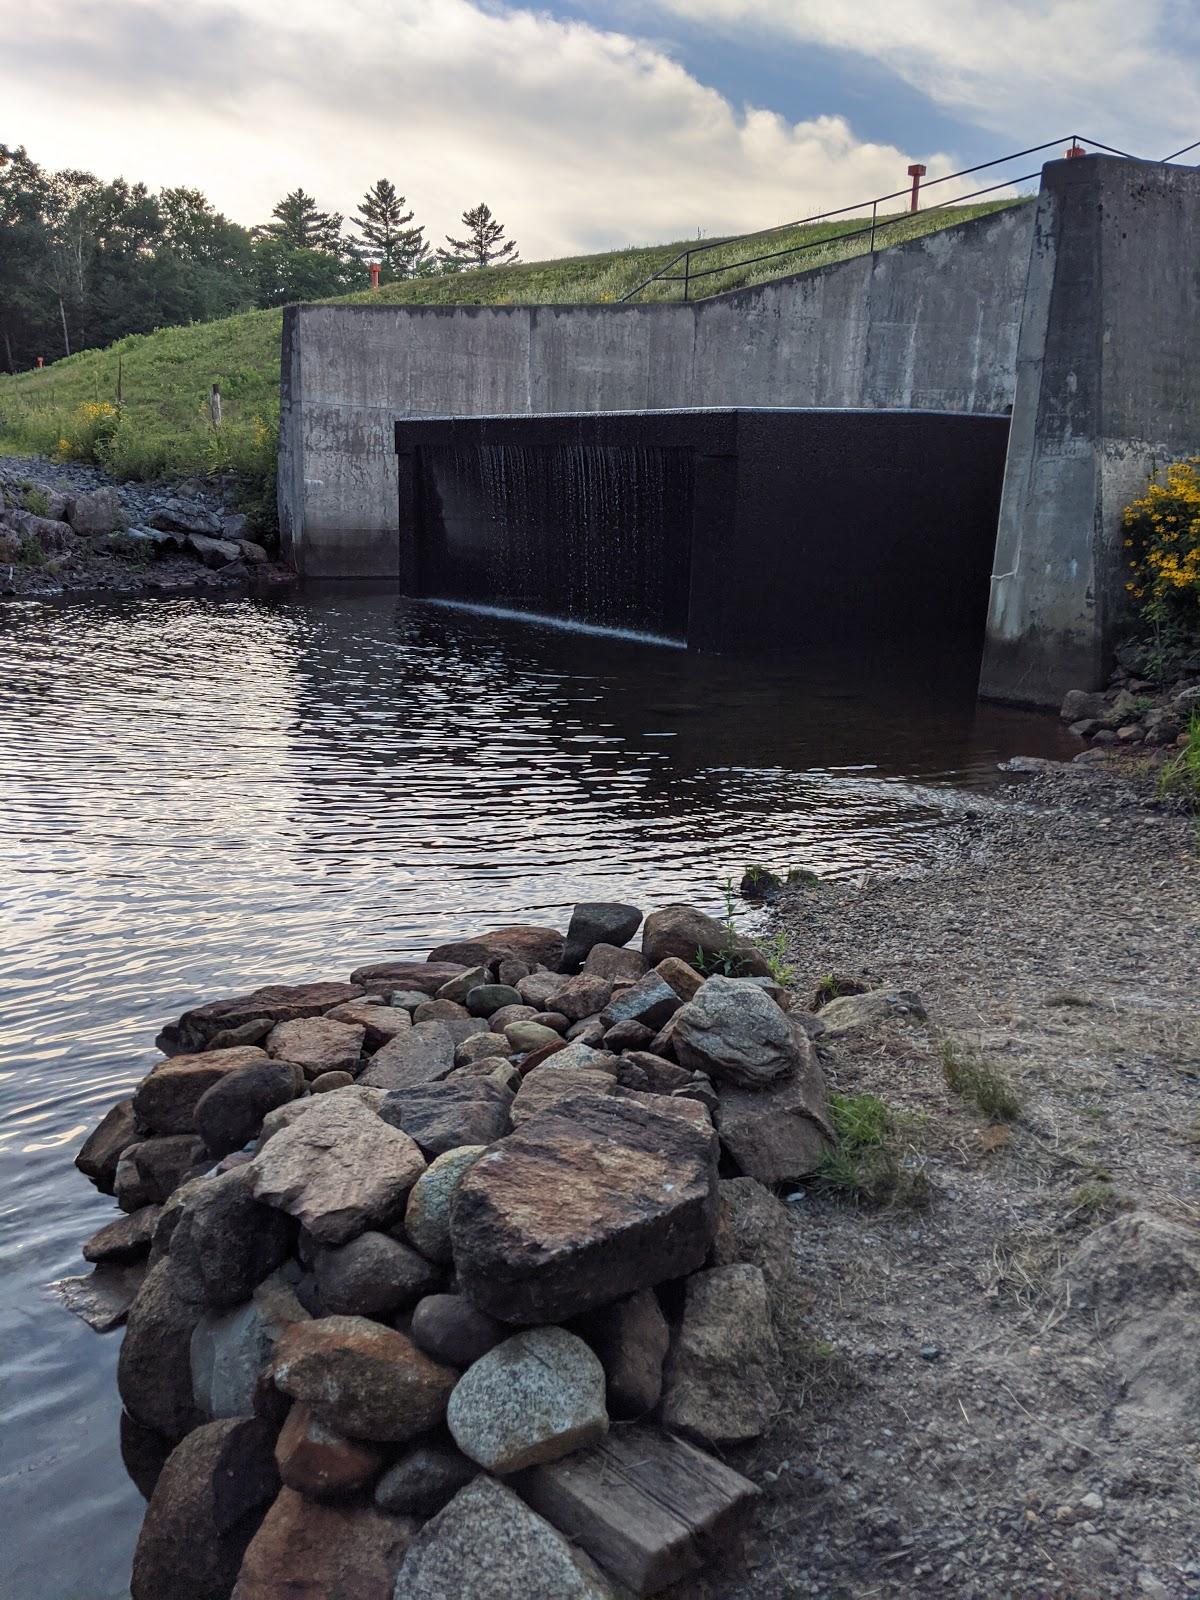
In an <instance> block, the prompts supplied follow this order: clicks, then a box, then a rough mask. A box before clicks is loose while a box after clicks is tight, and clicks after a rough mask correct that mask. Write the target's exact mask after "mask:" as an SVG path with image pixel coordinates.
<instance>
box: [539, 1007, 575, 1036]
mask: <svg viewBox="0 0 1200 1600" xmlns="http://www.w3.org/2000/svg"><path fill="white" fill-rule="evenodd" d="M529 1020H530V1022H536V1023H537V1024H538V1025H539V1027H542V1028H552V1029H553V1030H554V1032H555V1033H566V1031H567V1029H568V1028H569V1027H570V1026H571V1019H570V1017H564V1016H563V1014H562V1012H561V1011H537V1012H535V1013H534V1015H533V1016H532V1017H530V1018H529Z"/></svg>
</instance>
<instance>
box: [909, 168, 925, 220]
mask: <svg viewBox="0 0 1200 1600" xmlns="http://www.w3.org/2000/svg"><path fill="white" fill-rule="evenodd" d="M908 175H909V177H910V178H911V179H912V181H913V186H912V199H911V201H910V202H909V206H908V209H909V210H910V211H915V210H916V209H917V204H918V198H919V196H920V193H921V179H922V178H923V177H924V176H925V168H924V167H923V166H921V164H920V162H914V164H913V165H912V166H911V167H909V169H908Z"/></svg>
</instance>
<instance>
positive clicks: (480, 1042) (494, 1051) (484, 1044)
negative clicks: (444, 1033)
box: [454, 1028, 513, 1067]
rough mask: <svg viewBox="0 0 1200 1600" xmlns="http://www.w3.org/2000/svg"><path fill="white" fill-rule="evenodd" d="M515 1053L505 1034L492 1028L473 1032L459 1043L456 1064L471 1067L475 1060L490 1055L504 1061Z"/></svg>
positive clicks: (455, 1055)
mask: <svg viewBox="0 0 1200 1600" xmlns="http://www.w3.org/2000/svg"><path fill="white" fill-rule="evenodd" d="M512 1053H513V1046H512V1045H511V1043H510V1042H509V1040H508V1039H507V1037H506V1036H505V1035H504V1034H501V1033H493V1032H492V1031H491V1029H490V1028H489V1029H487V1030H485V1032H483V1033H473V1034H471V1035H470V1036H469V1038H466V1039H464V1040H463V1041H462V1043H461V1044H459V1045H457V1046H456V1047H455V1050H454V1065H455V1066H456V1067H469V1066H470V1065H471V1063H472V1062H474V1061H484V1060H487V1059H488V1058H489V1057H490V1058H492V1059H494V1060H497V1061H502V1060H504V1059H506V1058H507V1057H508V1056H511V1055H512Z"/></svg>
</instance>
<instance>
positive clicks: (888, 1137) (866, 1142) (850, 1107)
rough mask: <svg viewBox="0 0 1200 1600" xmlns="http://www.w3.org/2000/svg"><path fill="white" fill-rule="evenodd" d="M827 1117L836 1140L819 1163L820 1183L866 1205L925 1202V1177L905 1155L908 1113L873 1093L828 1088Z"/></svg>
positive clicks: (927, 1189)
mask: <svg viewBox="0 0 1200 1600" xmlns="http://www.w3.org/2000/svg"><path fill="white" fill-rule="evenodd" d="M829 1117H830V1121H831V1122H832V1123H833V1127H834V1131H835V1132H836V1133H837V1136H838V1142H837V1144H836V1145H834V1147H833V1149H832V1150H830V1151H829V1152H828V1153H827V1154H826V1156H825V1157H824V1159H823V1160H822V1162H821V1165H820V1166H819V1167H818V1168H817V1173H816V1176H817V1180H818V1182H819V1183H821V1184H822V1185H824V1187H825V1188H827V1189H833V1190H835V1191H836V1192H837V1193H839V1194H843V1195H847V1196H849V1197H851V1198H853V1199H856V1200H860V1201H864V1202H865V1203H866V1204H868V1205H874V1206H883V1205H896V1206H914V1207H915V1206H922V1205H925V1204H926V1203H927V1201H928V1199H929V1182H928V1179H927V1178H926V1177H925V1175H924V1173H923V1172H921V1171H919V1170H915V1169H913V1168H912V1167H910V1166H909V1165H907V1164H906V1162H905V1159H904V1158H905V1153H906V1151H907V1149H908V1147H909V1140H908V1138H907V1134H908V1132H909V1131H910V1130H909V1128H908V1126H907V1124H908V1123H911V1121H912V1119H911V1118H910V1119H907V1122H906V1120H905V1119H901V1118H900V1117H898V1116H897V1115H896V1113H895V1112H893V1111H892V1110H891V1109H890V1107H888V1106H886V1105H885V1104H884V1103H883V1101H882V1100H879V1099H877V1098H876V1097H875V1096H874V1095H872V1094H853V1095H844V1094H831V1095H830V1096H829Z"/></svg>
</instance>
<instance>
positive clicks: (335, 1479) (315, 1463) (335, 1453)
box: [275, 1401, 386, 1500]
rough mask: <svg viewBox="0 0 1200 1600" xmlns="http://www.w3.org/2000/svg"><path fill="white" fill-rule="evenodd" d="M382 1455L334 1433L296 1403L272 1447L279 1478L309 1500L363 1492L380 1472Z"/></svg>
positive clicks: (327, 1498)
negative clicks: (359, 1490) (360, 1490)
mask: <svg viewBox="0 0 1200 1600" xmlns="http://www.w3.org/2000/svg"><path fill="white" fill-rule="evenodd" d="M385 1459H386V1458H385V1456H384V1452H383V1451H382V1450H380V1449H379V1448H378V1447H377V1446H375V1445H370V1444H363V1443H362V1442H361V1441H360V1440H357V1439H347V1438H346V1437H345V1436H344V1435H343V1434H340V1433H335V1432H334V1431H333V1429H332V1428H327V1427H326V1426H325V1424H324V1423H323V1422H320V1421H318V1419H317V1418H316V1417H315V1416H314V1415H313V1413H312V1411H311V1410H310V1409H309V1407H308V1406H306V1405H304V1404H302V1403H301V1402H299V1401H298V1402H297V1403H296V1404H295V1405H294V1406H293V1407H292V1409H291V1410H290V1411H289V1412H288V1417H287V1421H286V1422H285V1423H284V1425H283V1428H282V1429H281V1431H280V1434H279V1439H278V1442H277V1443H276V1445H275V1461H276V1465H277V1466H278V1468H279V1476H280V1477H281V1478H282V1479H283V1481H284V1483H285V1484H286V1485H287V1487H288V1488H289V1489H295V1490H296V1491H297V1493H299V1494H306V1495H308V1496H309V1497H310V1498H311V1499H313V1500H336V1499H339V1498H340V1497H341V1496H343V1495H347V1494H353V1492H354V1491H355V1490H356V1489H362V1488H364V1487H365V1486H366V1485H367V1484H368V1483H370V1482H371V1480H372V1479H373V1478H375V1477H376V1476H377V1475H378V1474H379V1472H380V1471H381V1470H382V1468H383V1463H384V1461H385Z"/></svg>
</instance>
